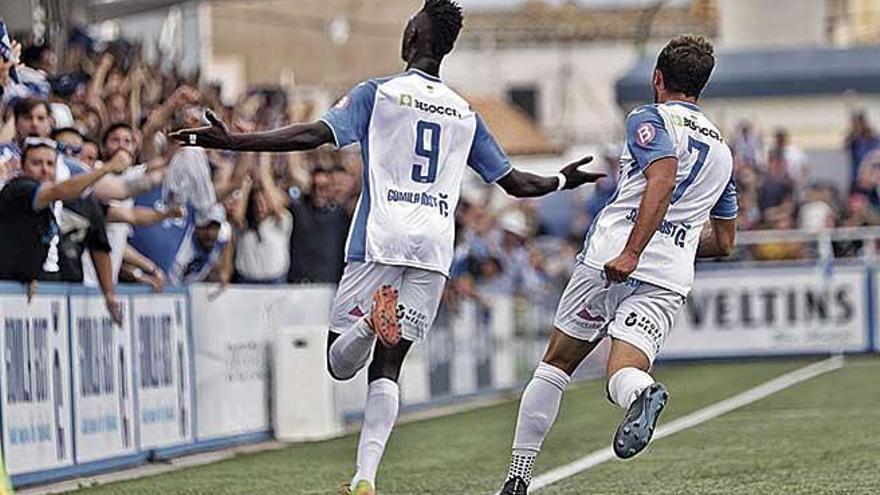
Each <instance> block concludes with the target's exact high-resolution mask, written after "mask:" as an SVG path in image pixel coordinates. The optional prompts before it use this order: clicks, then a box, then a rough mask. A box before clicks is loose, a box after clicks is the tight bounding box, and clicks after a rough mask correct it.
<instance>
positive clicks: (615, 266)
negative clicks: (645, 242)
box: [605, 250, 639, 287]
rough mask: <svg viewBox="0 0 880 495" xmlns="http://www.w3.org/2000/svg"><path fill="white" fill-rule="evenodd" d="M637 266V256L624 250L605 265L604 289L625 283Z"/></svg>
mask: <svg viewBox="0 0 880 495" xmlns="http://www.w3.org/2000/svg"><path fill="white" fill-rule="evenodd" d="M638 265H639V257H638V255H636V254H635V253H632V252H630V251H627V250H624V251H623V252H622V253H620V254H619V255H618V256H617V257H616V258H614V259H613V260H611V261H609V262H608V263H605V287H608V286H610V285H611V284H618V283H623V282H626V281H627V279H629V276H630V275H632V272H634V271H636V267H637V266H638Z"/></svg>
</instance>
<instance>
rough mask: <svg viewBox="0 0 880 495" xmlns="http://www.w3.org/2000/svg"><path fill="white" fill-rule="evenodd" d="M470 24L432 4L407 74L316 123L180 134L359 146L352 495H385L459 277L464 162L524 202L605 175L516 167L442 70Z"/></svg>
mask: <svg viewBox="0 0 880 495" xmlns="http://www.w3.org/2000/svg"><path fill="white" fill-rule="evenodd" d="M461 25H462V12H461V8H460V7H459V6H458V5H457V4H456V3H455V2H454V1H452V0H426V1H425V4H424V6H423V7H422V9H421V10H420V11H419V12H417V13H416V14H415V15H414V16H413V17H412V18H411V19H410V20H409V22H408V23H407V25H406V29H405V31H404V33H403V43H402V49H401V57H402V58H403V61H404V62H405V63H406V71H405V72H403V73H401V74H397V75H394V76H390V77H384V78H379V79H370V80H369V81H366V82H363V83H361V84H360V85H358V86H356V87H355V88H354V89H353V90H351V92H350V93H349V94H348V95H347V96H345V97H344V98H342V99H341V100H340V101H339V103H337V104H336V106H334V107H333V108H332V109H330V111H329V112H327V114H326V115H325V116H324V117H323V118H322V119H320V120H319V121H317V122H313V123H309V124H293V125H291V126H287V127H284V128H281V129H276V130H273V131H267V132H257V133H247V134H233V133H231V132H229V130H228V129H227V128H226V126H225V125H224V124H223V123H222V122H220V121H219V120H218V119H217V118H216V117H215V116H214V115H213V114H209V115H208V119H209V120H210V121H211V125H210V126H208V127H203V128H198V129H187V130H182V131H178V132H176V133H174V134H172V137H173V138H174V139H177V140H178V141H180V142H182V143H183V144H185V145H189V146H202V147H206V148H223V149H230V150H235V151H275V152H278V151H300V150H309V149H313V148H316V147H318V146H320V145H322V144H325V143H332V144H333V145H335V146H336V147H338V148H340V147H343V146H347V145H349V144H353V143H358V144H360V151H361V156H362V157H363V166H364V167H363V190H362V192H361V197H360V200H359V202H358V206H357V210H356V211H355V214H354V221H353V223H352V226H351V230H350V231H349V237H348V243H347V246H346V250H347V265H346V267H345V272H344V274H343V276H342V280H341V281H340V283H339V287H338V289H337V293H336V297H335V299H334V302H333V306H332V310H331V315H330V333H329V336H328V346H327V365H328V369H329V371H330V373H331V374H332V375H333V377H334V378H336V379H339V380H348V379H351V378H353V377H354V376H355V375H356V374H357V373H358V372H359V371H360V370H361V369H363V368H364V367H365V366H366V365H367V361H368V360H369V359H370V355H371V354H372V361H371V362H370V364H369V367H368V370H367V373H368V375H367V378H368V382H369V389H368V392H367V403H366V409H365V411H364V423H363V427H362V429H361V436H360V441H359V444H358V451H357V471H356V473H355V475H354V477H353V478H352V480H351V483H350V484H346V486H345V487H344V488H343V492H344V493H354V494H355V495H370V494H373V493H375V484H376V482H375V479H376V470H377V469H378V467H379V461H380V459H381V457H382V454H383V452H384V450H385V444H386V443H387V441H388V437H389V435H390V434H391V429H392V427H393V425H394V422H395V420H396V418H397V408H398V401H399V388H398V385H397V380H398V375H399V373H400V369H401V366H402V365H403V360H404V358H405V357H406V354H407V352H408V351H409V349H410V346H411V345H412V344H413V343H417V342H419V341H421V340H422V339H424V338H425V335H426V334H427V332H428V330H429V329H430V327H431V325H432V323H433V321H434V317H435V315H436V312H437V308H438V306H439V304H440V298H441V295H442V293H443V287H444V285H445V283H446V279H447V277H448V276H449V269H450V266H451V265H452V253H453V245H454V236H455V219H454V216H455V208H456V205H457V204H458V199H459V194H460V190H461V181H462V179H463V177H464V173H465V168H466V167H470V168H471V169H473V170H474V171H476V172H477V173H478V174H479V175H480V176H481V177H482V178H483V180H485V181H486V182H489V183H497V184H498V185H500V186H501V187H502V188H503V189H504V190H505V191H506V192H507V193H508V194H510V195H512V196H515V197H537V196H543V195H545V194H548V193H551V192H554V191H559V190H562V189H574V188H576V187H578V186H581V185H583V184H586V183H590V182H595V181H596V180H597V179H599V178H601V177H602V176H603V174H599V173H591V172H585V171H582V170H580V167H581V166H583V165H586V164H587V163H589V162H590V161H591V160H592V157H586V158H583V159H581V160H578V161H576V162H574V163H570V164H568V165H566V166H565V167H563V168H562V169H561V170H560V171H559V173H558V174H556V175H555V176H551V177H542V176H539V175H535V174H531V173H527V172H523V171H520V170H516V169H514V168H513V167H511V165H510V161H509V160H508V158H507V156H506V155H505V154H504V152H503V151H502V149H501V147H500V146H498V144H497V143H496V141H495V139H494V138H493V137H492V134H491V133H490V132H489V130H488V128H487V127H486V124H485V122H483V119H482V118H480V116H479V115H478V114H477V113H476V112H475V111H474V110H473V109H472V108H471V107H470V105H469V104H468V102H467V101H465V100H464V98H462V97H461V96H459V95H458V94H457V93H456V92H455V91H454V90H452V89H451V88H450V87H448V86H447V85H445V84H444V83H443V81H442V80H441V79H440V77H439V74H440V64H441V62H442V61H443V58H444V57H445V56H446V55H447V54H448V53H449V52H450V51H451V50H452V47H453V44H454V43H455V40H456V38H457V37H458V33H459V31H460V30H461ZM371 298H372V304H370V303H369V302H368V301H369V300H370V299H371Z"/></svg>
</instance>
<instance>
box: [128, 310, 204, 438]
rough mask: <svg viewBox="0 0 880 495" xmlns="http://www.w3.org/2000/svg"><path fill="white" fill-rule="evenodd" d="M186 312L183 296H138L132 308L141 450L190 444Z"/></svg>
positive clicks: (190, 385)
mask: <svg viewBox="0 0 880 495" xmlns="http://www.w3.org/2000/svg"><path fill="white" fill-rule="evenodd" d="M186 312H187V303H186V296H185V295H183V294H167V295H166V294H163V295H153V294H150V295H143V296H139V297H137V298H135V299H134V301H133V303H132V320H133V321H134V345H133V351H134V356H135V362H136V365H135V367H134V380H135V388H136V390H137V421H138V433H139V435H138V445H139V447H140V448H141V449H153V448H161V447H172V446H177V445H181V444H185V443H187V442H191V441H192V440H193V432H192V418H193V410H192V381H191V380H192V376H191V370H190V351H189V332H188V328H189V327H188V325H187V321H186V320H187V314H186Z"/></svg>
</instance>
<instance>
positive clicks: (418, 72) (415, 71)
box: [406, 69, 443, 82]
mask: <svg viewBox="0 0 880 495" xmlns="http://www.w3.org/2000/svg"><path fill="white" fill-rule="evenodd" d="M406 73H407V74H416V75H418V76H422V77H424V78H425V79H427V80H429V81H434V82H443V81H442V80H440V78H439V77H436V76H432V75H431V74H428V73H427V72H425V71H421V70H419V69H409V70H408V71H406Z"/></svg>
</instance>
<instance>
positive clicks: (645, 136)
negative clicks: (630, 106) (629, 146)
mask: <svg viewBox="0 0 880 495" xmlns="http://www.w3.org/2000/svg"><path fill="white" fill-rule="evenodd" d="M656 135H657V131H655V130H654V126H653V125H651V123H650V122H645V123H644V124H642V125H640V126H638V127H637V128H636V142H637V143H639V145H640V146H647V145H649V144H651V141H653V140H654V136H656Z"/></svg>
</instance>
